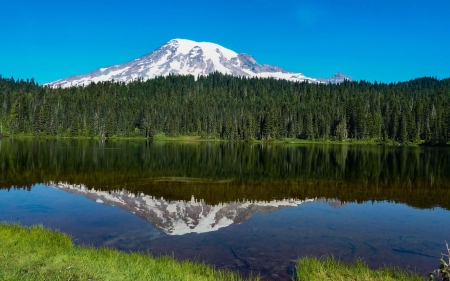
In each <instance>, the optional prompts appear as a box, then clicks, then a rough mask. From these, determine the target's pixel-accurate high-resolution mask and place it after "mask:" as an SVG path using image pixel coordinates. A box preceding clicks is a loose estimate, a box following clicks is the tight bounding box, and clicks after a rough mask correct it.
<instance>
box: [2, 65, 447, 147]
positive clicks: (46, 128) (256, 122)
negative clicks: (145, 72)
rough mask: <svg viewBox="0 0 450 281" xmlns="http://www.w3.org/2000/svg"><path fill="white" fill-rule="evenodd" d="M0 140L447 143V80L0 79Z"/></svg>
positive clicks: (221, 76) (226, 77)
mask: <svg viewBox="0 0 450 281" xmlns="http://www.w3.org/2000/svg"><path fill="white" fill-rule="evenodd" d="M0 123H1V129H0V130H1V131H0V134H2V135H30V136H40V137H43V136H59V137H100V138H102V137H104V138H111V137H145V138H152V137H154V136H155V135H156V134H165V135H167V136H180V135H189V136H200V137H201V138H203V139H226V140H246V141H252V140H259V141H263V142H267V141H274V140H283V139H295V138H296V139H305V140H312V141H315V140H323V141H327V140H336V141H342V140H374V141H377V142H380V143H387V142H395V143H399V144H410V143H425V144H430V145H438V144H446V143H448V142H449V141H450V78H447V79H436V78H431V77H424V78H418V79H414V80H410V81H407V82H399V83H390V84H386V83H377V82H373V83H371V82H367V81H359V82H356V81H354V82H350V81H345V82H343V83H340V84H312V83H307V82H302V83H299V82H290V81H286V80H276V79H261V78H245V77H235V76H231V75H225V74H221V73H218V72H216V73H213V74H210V75H208V76H199V77H194V76H178V75H170V76H166V77H158V78H155V79H151V80H147V81H142V80H137V81H134V82H131V83H128V84H125V83H120V82H114V81H111V82H99V83H92V84H90V85H88V86H85V87H71V88H64V89H63V88H56V89H55V88H51V87H48V86H43V85H38V84H37V83H35V82H34V79H30V80H28V79H27V80H23V79H17V80H15V79H14V78H13V77H12V78H3V77H1V76H0Z"/></svg>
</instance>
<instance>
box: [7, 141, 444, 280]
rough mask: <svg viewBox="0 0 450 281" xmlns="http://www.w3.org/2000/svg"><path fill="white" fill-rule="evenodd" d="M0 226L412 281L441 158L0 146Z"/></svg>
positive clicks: (281, 271) (434, 251) (149, 146)
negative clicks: (313, 262) (330, 260)
mask: <svg viewBox="0 0 450 281" xmlns="http://www.w3.org/2000/svg"><path fill="white" fill-rule="evenodd" d="M0 172H1V173H0V209H1V210H2V211H1V212H0V221H2V220H3V221H13V222H21V223H22V224H25V225H32V224H43V225H44V226H47V227H51V228H57V229H60V230H61V231H63V232H66V233H68V234H70V235H71V236H72V237H73V238H74V240H75V241H76V242H77V243H82V244H89V245H95V246H106V247H113V248H116V249H120V250H123V251H137V250H140V251H149V252H151V253H152V254H154V255H159V254H169V255H173V256H174V257H175V258H177V259H195V260H203V261H206V262H207V263H210V264H212V265H214V266H215V267H216V268H226V269H231V270H238V271H240V272H242V273H243V274H244V275H245V274H249V273H251V272H252V273H253V274H255V273H256V274H260V275H261V276H263V277H264V278H265V279H279V280H283V279H284V280H288V279H289V278H290V276H291V275H292V271H293V268H294V264H295V260H296V259H298V258H299V257H302V256H309V255H315V256H321V255H325V254H333V255H335V256H337V257H340V258H341V259H342V260H345V261H353V260H355V259H357V258H363V259H364V260H365V261H366V262H367V263H368V264H369V265H370V266H371V267H374V268H376V267H378V266H381V265H384V264H390V265H394V266H399V267H401V268H409V269H416V270H418V271H419V272H420V273H422V274H426V273H427V272H429V271H430V270H434V269H436V268H437V267H438V266H439V256H440V253H441V252H444V251H445V243H444V240H447V241H449V240H450V224H449V223H448V222H449V221H450V149H448V148H426V147H410V148H405V147H383V146H346V145H287V144H286V145H270V144H269V145H267V144H240V143H214V142H211V143H207V142H199V143H180V142H145V141H142V142H139V141H107V142H104V143H102V142H99V141H75V140H69V141H61V140H14V139H0Z"/></svg>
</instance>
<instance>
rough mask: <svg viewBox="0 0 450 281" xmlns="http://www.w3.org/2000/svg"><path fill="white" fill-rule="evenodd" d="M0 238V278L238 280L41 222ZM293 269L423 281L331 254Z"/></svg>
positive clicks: (0, 228) (315, 276) (10, 227)
mask: <svg viewBox="0 0 450 281" xmlns="http://www.w3.org/2000/svg"><path fill="white" fill-rule="evenodd" d="M0 242H1V243H0V280H33V281H34V280H243V279H242V278H241V277H240V276H239V275H238V274H237V273H234V272H230V271H222V270H215V269H214V268H213V267H211V266H209V265H206V264H205V263H200V262H192V261H181V262H180V261H175V260H174V259H173V258H171V257H168V256H162V257H157V258H155V257H152V256H151V255H150V254H144V253H123V252H119V251H116V250H112V249H106V248H100V249H99V248H93V247H85V246H78V245H74V244H73V242H72V240H71V238H70V237H69V236H67V235H66V234H63V233H60V232H58V231H55V230H50V229H46V228H44V227H42V226H32V227H24V226H21V225H19V224H9V223H5V222H0ZM295 269H296V271H295V276H294V277H293V280H297V281H314V280H317V281H319V280H320V281H323V280H330V281H331V280H332V281H341V280H342V281H344V280H355V281H356V280H358V281H359V280H360V281H363V280H376V281H391V280H392V281H393V280H399V281H403V280H404V281H406V280H408V281H419V280H421V281H423V280H424V279H423V278H421V277H420V276H418V275H417V274H414V273H408V272H404V271H401V270H400V269H396V268H392V267H385V268H380V269H378V270H372V269H370V268H368V267H367V265H366V264H365V263H364V262H362V261H361V260H359V261H357V262H355V263H350V264H348V263H344V262H341V261H339V260H337V259H335V258H334V257H332V256H331V257H323V258H320V259H318V258H315V257H307V258H302V259H300V260H299V261H298V264H297V266H296V268H295Z"/></svg>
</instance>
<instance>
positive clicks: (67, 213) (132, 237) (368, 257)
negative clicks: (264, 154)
mask: <svg viewBox="0 0 450 281" xmlns="http://www.w3.org/2000/svg"><path fill="white" fill-rule="evenodd" d="M0 206H1V207H2V212H1V213H0V220H7V221H18V222H21V223H23V224H27V225H29V224H37V223H42V224H44V225H45V226H47V227H51V228H57V229H60V230H61V231H63V232H67V233H69V234H70V235H72V236H73V237H74V239H75V240H76V241H78V242H80V243H88V244H93V245H97V246H112V247H116V248H118V249H121V250H144V251H145V250H148V249H149V250H150V251H151V252H152V253H154V254H159V253H169V254H172V253H173V255H174V256H175V257H177V258H192V259H201V260H202V259H203V260H206V261H208V262H209V263H213V264H215V265H216V266H217V267H218V268H234V269H239V270H241V271H243V272H249V271H250V270H253V271H255V270H257V271H260V272H261V273H262V275H265V274H269V275H270V274H278V277H279V278H283V276H284V277H287V276H288V274H289V271H290V270H291V269H292V266H293V264H294V260H295V259H297V258H298V257H301V256H305V255H318V256H320V255H324V254H334V255H336V256H339V257H341V258H342V259H344V260H353V259H355V258H357V257H363V258H364V260H365V261H366V262H367V263H368V264H369V265H371V266H379V265H383V264H393V265H397V266H400V267H402V268H406V267H409V268H417V269H418V270H420V271H422V272H427V271H429V270H433V269H435V268H436V266H437V265H438V257H439V254H440V253H441V252H442V251H443V250H444V247H445V246H444V240H447V241H448V240H449V239H450V238H449V236H448V235H449V234H450V226H449V225H448V223H447V222H448V221H450V212H449V211H447V210H443V209H441V208H435V209H433V210H432V209H426V210H420V209H415V208H411V207H408V206H406V205H404V204H394V203H388V202H381V203H374V204H372V203H371V202H367V203H363V204H356V203H351V204H347V205H343V206H341V207H339V208H333V207H332V206H331V205H330V204H327V203H324V202H312V203H307V204H301V205H300V206H298V207H286V208H279V209H274V210H271V211H270V212H267V213H264V214H261V213H259V212H258V210H257V208H256V209H254V210H249V211H248V214H250V216H249V219H248V220H243V221H242V222H241V223H239V224H231V225H230V226H227V227H223V228H221V229H219V230H217V231H213V232H208V233H201V234H196V233H190V234H186V235H180V236H170V235H167V234H165V233H164V232H163V231H161V230H160V229H158V228H156V227H155V226H153V225H152V224H151V223H148V222H147V221H145V220H143V219H141V218H139V217H138V216H136V215H133V214H132V213H129V212H126V211H124V210H122V209H119V208H115V207H111V206H107V205H105V204H99V203H96V202H95V201H93V200H87V199H86V198H85V197H83V196H77V195H73V194H69V193H66V192H63V191H60V190H56V189H54V188H50V187H45V186H43V185H36V186H34V187H33V188H32V191H31V192H28V191H24V190H11V191H9V192H8V191H6V190H0Z"/></svg>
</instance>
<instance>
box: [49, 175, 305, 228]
mask: <svg viewBox="0 0 450 281" xmlns="http://www.w3.org/2000/svg"><path fill="white" fill-rule="evenodd" d="M48 185H49V186H52V187H54V188H56V189H59V190H63V191H66V192H69V193H72V194H79V195H82V196H84V197H86V198H88V199H91V200H93V201H95V202H97V203H101V204H106V205H109V206H115V207H118V208H121V209H123V210H125V211H128V212H131V213H133V214H135V215H137V216H139V217H141V218H143V219H145V220H147V221H149V222H151V223H152V224H153V225H154V226H156V227H158V228H159V229H161V230H163V231H164V232H165V233H167V234H169V235H183V234H187V233H205V232H210V231H215V230H218V229H219V228H222V227H226V226H229V225H231V224H233V223H241V222H245V221H247V220H249V219H250V218H251V217H252V216H253V215H254V214H255V213H257V212H258V213H268V212H273V211H276V210H278V209H281V208H285V207H296V206H299V205H300V204H302V203H304V202H310V201H313V200H312V199H307V200H295V199H286V200H272V201H245V200H243V201H238V202H229V203H220V204H217V205H209V204H207V203H205V202H204V201H203V200H196V199H195V198H194V197H192V199H191V201H188V202H186V201H166V200H164V199H163V198H155V197H152V196H149V195H145V194H140V195H139V196H136V195H134V194H133V193H130V192H128V191H126V190H122V191H115V192H113V191H109V192H108V191H99V190H95V189H88V188H86V187H85V186H83V185H71V184H66V183H49V184H48Z"/></svg>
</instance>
